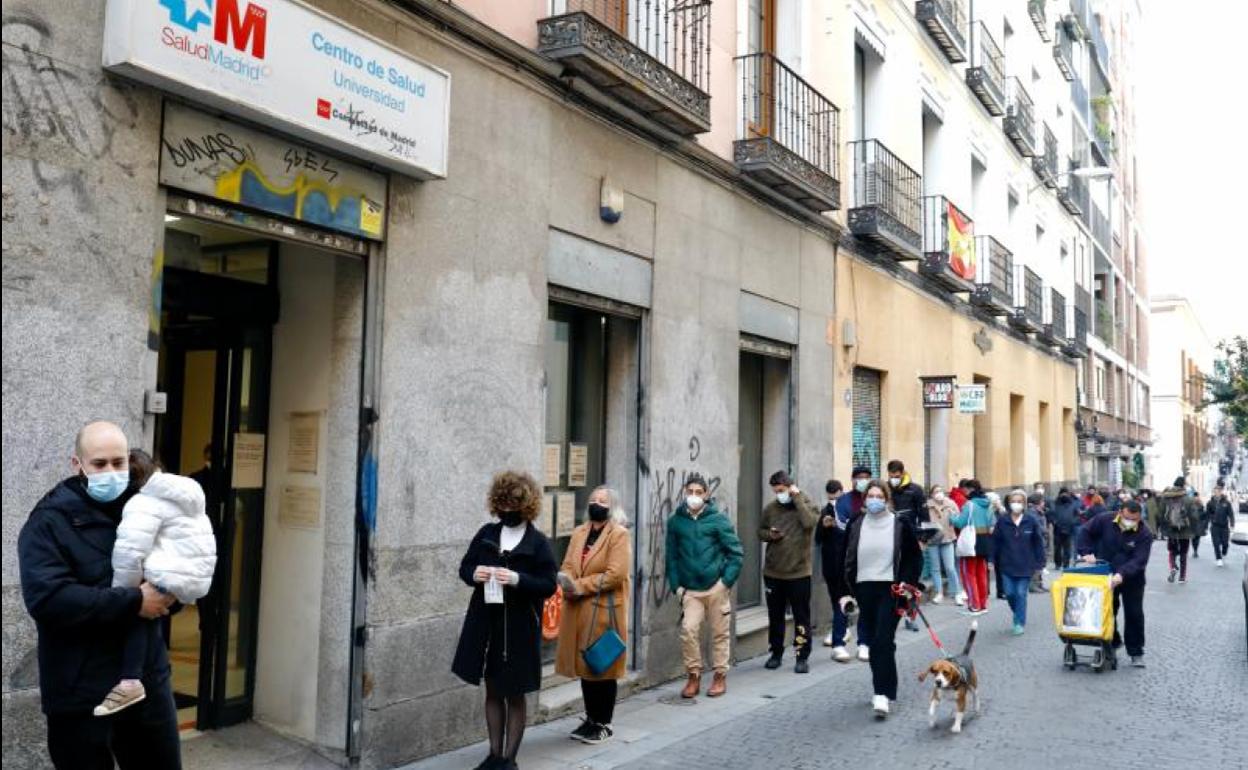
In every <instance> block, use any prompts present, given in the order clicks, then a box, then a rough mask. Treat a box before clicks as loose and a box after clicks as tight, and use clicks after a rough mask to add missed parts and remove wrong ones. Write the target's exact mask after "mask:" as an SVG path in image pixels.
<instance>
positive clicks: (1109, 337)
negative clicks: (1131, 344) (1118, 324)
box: [1092, 299, 1115, 348]
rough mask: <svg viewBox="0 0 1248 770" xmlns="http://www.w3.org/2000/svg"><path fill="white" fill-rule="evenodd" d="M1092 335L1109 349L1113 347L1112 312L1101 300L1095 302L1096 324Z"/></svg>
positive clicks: (1106, 303)
mask: <svg viewBox="0 0 1248 770" xmlns="http://www.w3.org/2000/svg"><path fill="white" fill-rule="evenodd" d="M1092 333H1093V334H1095V335H1096V336H1097V337H1099V338H1100V340H1101V342H1104V343H1105V344H1106V345H1108V346H1109V347H1111V348H1112V347H1113V346H1114V338H1115V334H1114V311H1113V310H1111V309H1110V306H1109V303H1108V302H1106V301H1105V300H1103V299H1098V300H1096V324H1095V326H1094V327H1093V329H1092Z"/></svg>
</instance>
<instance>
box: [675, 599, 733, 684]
mask: <svg viewBox="0 0 1248 770" xmlns="http://www.w3.org/2000/svg"><path fill="white" fill-rule="evenodd" d="M680 608H681V611H682V615H681V618H680V647H681V653H682V654H683V655H684V658H685V670H686V671H688V672H689V673H690V674H701V673H702V624H703V621H705V620H706V619H707V618H709V619H710V622H711V659H712V663H711V665H712V668H714V670H715V673H717V674H725V673H727V672H728V652H729V642H730V641H731V631H730V629H731V625H732V597H731V595H730V594H729V592H728V588H727V586H725V585H724V584H723V583H722V582H719V581H716V583H715V585H713V586H711V587H710V588H709V589H707V590H705V591H685V592H684V594H682V595H681V600H680Z"/></svg>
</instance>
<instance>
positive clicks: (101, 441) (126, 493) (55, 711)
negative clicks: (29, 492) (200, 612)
mask: <svg viewBox="0 0 1248 770" xmlns="http://www.w3.org/2000/svg"><path fill="white" fill-rule="evenodd" d="M70 468H71V469H72V471H73V475H72V476H70V477H69V478H67V479H65V480H64V481H62V482H60V483H59V484H57V485H56V486H55V487H53V489H52V490H51V491H50V492H48V493H47V494H46V495H44V496H43V498H42V499H41V500H40V501H39V502H38V503H37V504H36V505H35V508H34V510H33V511H31V513H30V517H29V518H27V520H26V523H25V524H24V525H22V530H21V533H20V534H19V535H18V539H17V557H18V569H19V571H20V574H21V583H22V599H23V600H24V602H25V604H26V610H27V611H28V612H29V613H30V616H31V618H33V619H34V621H35V632H36V634H37V636H38V655H39V657H38V661H39V696H40V706H41V707H42V709H43V713H44V716H45V717H46V719H47V726H48V754H49V755H50V756H51V759H52V764H53V766H55V767H56V768H58V770H80V768H97V767H100V768H103V767H108V768H111V767H113V766H114V762H115V763H116V765H117V766H118V767H120V768H121V769H122V770H130V769H131V768H147V767H160V768H174V770H176V768H179V767H181V766H182V765H181V762H182V760H181V747H180V745H179V741H178V717H177V710H176V709H175V707H174V704H173V690H172V689H171V687H170V679H169V658H168V655H167V654H166V651H165V645H164V640H163V639H162V638H161V637H160V629H159V627H158V625H159V624H156V623H145V622H143V621H144V620H152V619H154V618H159V617H163V616H166V615H168V614H169V610H170V607H171V606H172V605H173V603H174V597H173V595H171V594H164V593H161V592H160V591H158V590H157V589H156V587H155V586H154V585H152V584H151V583H146V582H145V583H141V584H140V585H139V586H137V587H120V586H113V585H112V582H113V570H112V566H111V564H110V563H109V559H108V554H110V553H112V551H113V545H114V543H115V541H116V536H117V526H118V524H119V523H120V522H121V512H122V509H123V507H124V506H125V504H126V502H127V501H128V500H129V499H130V495H131V494H133V492H132V490H130V489H129V487H130V447H129V444H128V442H127V441H126V435H125V434H124V433H123V432H122V430H121V428H119V427H117V426H116V425H114V424H113V423H111V422H102V421H100V422H91V423H88V424H87V425H85V426H83V428H82V429H81V430H79V431H78V436H77V438H76V439H75V441H74V452H73V455H72V457H71V458H70ZM136 625H138V626H141V627H142V628H143V630H144V631H145V632H146V633H147V657H146V659H145V660H144V661H143V666H142V674H141V676H140V679H141V681H142V683H143V689H144V692H145V693H146V697H145V698H144V700H143V702H142V703H140V704H138V705H136V706H135V707H134V708H129V709H126V710H125V711H123V712H121V713H120V714H117V715H116V716H113V717H110V718H108V719H96V718H95V717H94V716H92V709H93V708H94V707H95V705H96V704H98V703H99V702H100V700H101V699H102V698H103V697H104V696H105V694H106V693H108V692H109V690H110V689H111V688H112V687H113V685H114V684H115V683H116V682H117V680H118V679H120V677H121V660H122V649H123V647H124V644H125V640H126V636H127V634H128V633H129V631H130V629H131V627H132V626H136ZM87 661H89V663H90V664H89V665H84V662H87Z"/></svg>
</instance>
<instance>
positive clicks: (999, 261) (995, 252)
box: [971, 235, 1014, 315]
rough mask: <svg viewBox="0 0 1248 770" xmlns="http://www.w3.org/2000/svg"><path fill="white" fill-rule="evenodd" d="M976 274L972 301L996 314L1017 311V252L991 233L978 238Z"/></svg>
mask: <svg viewBox="0 0 1248 770" xmlns="http://www.w3.org/2000/svg"><path fill="white" fill-rule="evenodd" d="M975 254H976V257H977V259H976V276H975V292H974V293H973V294H972V295H971V303H972V304H974V305H978V306H979V307H982V308H985V309H987V310H988V312H990V313H992V314H994V315H1007V314H1009V313H1012V312H1013V311H1014V255H1013V254H1011V253H1010V250H1009V249H1007V248H1006V247H1005V246H1003V245H1002V244H1001V242H1000V241H998V240H997V239H996V238H993V237H992V236H991V235H980V236H978V237H976V238H975Z"/></svg>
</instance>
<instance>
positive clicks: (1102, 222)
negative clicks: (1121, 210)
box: [1088, 203, 1110, 256]
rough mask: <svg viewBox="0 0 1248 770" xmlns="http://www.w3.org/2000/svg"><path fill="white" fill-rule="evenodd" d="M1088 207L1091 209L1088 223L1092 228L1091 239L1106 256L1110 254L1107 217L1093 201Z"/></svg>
mask: <svg viewBox="0 0 1248 770" xmlns="http://www.w3.org/2000/svg"><path fill="white" fill-rule="evenodd" d="M1089 208H1090V209H1091V210H1092V216H1091V217H1090V219H1091V221H1090V222H1089V223H1088V224H1089V226H1090V227H1091V230H1092V240H1094V241H1096V243H1097V245H1098V246H1100V247H1101V250H1102V251H1104V252H1105V255H1106V256H1109V254H1110V237H1109V217H1107V216H1105V215H1104V214H1103V213H1101V207H1100V206H1098V205H1096V204H1095V203H1093V204H1092V205H1091V206H1089Z"/></svg>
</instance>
